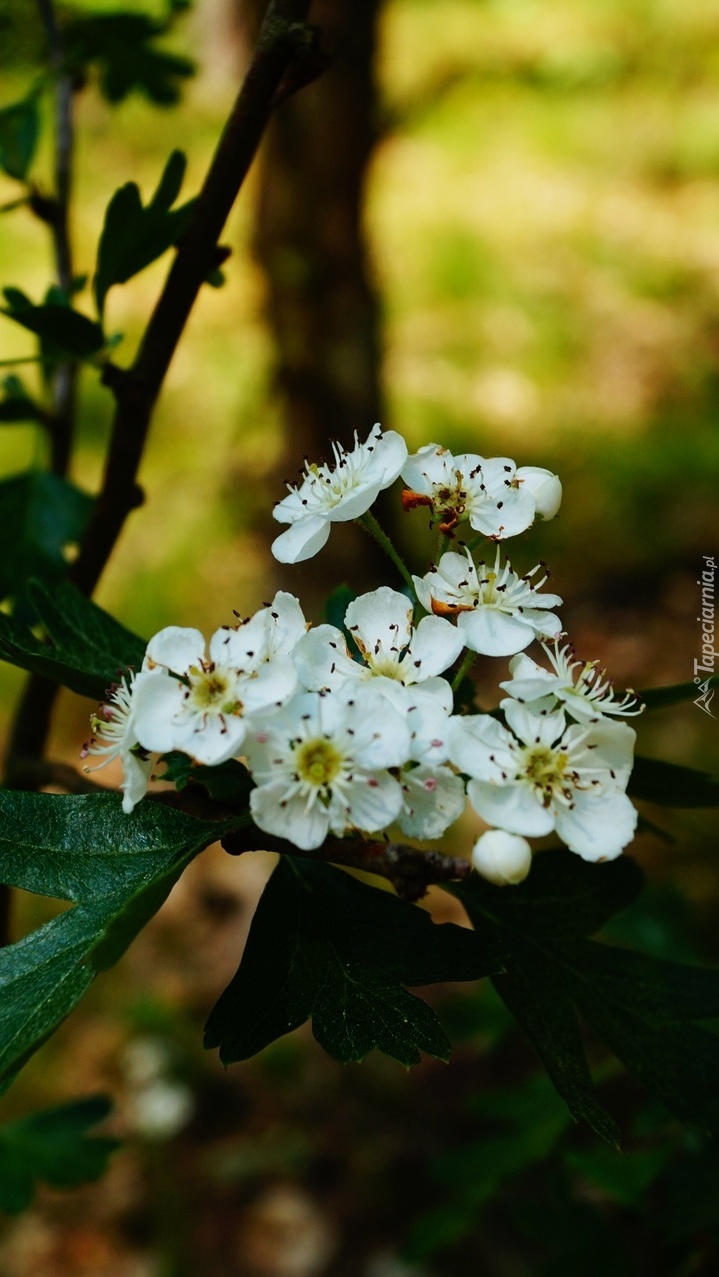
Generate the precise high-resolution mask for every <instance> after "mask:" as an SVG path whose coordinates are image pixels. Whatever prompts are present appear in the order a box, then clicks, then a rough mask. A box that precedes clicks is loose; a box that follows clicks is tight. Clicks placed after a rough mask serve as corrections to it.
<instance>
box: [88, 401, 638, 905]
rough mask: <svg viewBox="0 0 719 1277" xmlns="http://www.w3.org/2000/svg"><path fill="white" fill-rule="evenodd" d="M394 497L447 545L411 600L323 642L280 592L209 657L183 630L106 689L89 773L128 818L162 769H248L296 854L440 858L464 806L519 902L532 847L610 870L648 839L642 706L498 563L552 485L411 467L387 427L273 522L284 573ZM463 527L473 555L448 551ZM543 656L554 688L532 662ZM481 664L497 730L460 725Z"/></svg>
mask: <svg viewBox="0 0 719 1277" xmlns="http://www.w3.org/2000/svg"><path fill="white" fill-rule="evenodd" d="M400 477H401V479H402V481H403V483H404V485H405V487H404V491H403V495H402V505H403V507H404V509H405V510H408V511H410V510H414V509H416V508H425V507H426V508H427V509H428V511H429V513H430V519H431V521H432V523H436V524H437V525H438V527H439V533H440V536H441V551H442V552H440V554H439V557H438V561H437V563H436V564H432V565H431V566H430V567H429V569H428V571H427V572H426V573H425V574H424V575H423V576H414V577H411V576H410V574H409V573H408V572H406V573H405V575H406V580H407V582H408V586H409V584H410V583H413V586H414V592H413V595H412V596H410V595H409V593H400V592H399V591H398V590H395V589H391V588H389V587H388V586H381V587H380V588H379V589H376V590H373V591H371V592H369V593H366V594H363V595H360V596H359V597H357V598H355V599H354V600H353V601H352V602H351V603H350V604H349V606H348V607H347V609H346V612H345V615H344V618H343V626H342V628H338V627H337V626H334V625H329V624H320V625H315V626H310V625H308V624H307V622H306V620H305V617H304V615H303V612H302V608H301V606H300V603H299V601H298V600H297V599H296V598H295V597H294V596H293V595H291V594H288V593H286V592H283V591H280V592H278V593H277V594H276V595H275V598H274V599H273V601H272V602H271V603H269V604H267V605H266V606H265V607H263V608H261V609H260V610H259V611H258V612H256V613H255V615H254V616H252V617H250V618H248V619H247V620H241V621H239V622H238V623H237V624H236V625H233V626H229V627H225V628H222V629H220V630H218V631H217V632H216V633H215V634H214V635H213V636H212V638H211V639H210V642H209V645H207V646H206V644H205V639H204V637H203V635H202V634H201V633H200V631H199V630H195V629H187V628H180V627H177V626H169V627H167V628H166V629H163V630H161V631H160V632H159V634H156V635H155V636H154V638H152V639H151V640H150V642H149V644H148V646H147V650H146V653H145V658H144V662H143V665H142V668H141V669H140V670H139V671H137V673H135V674H128V675H127V676H125V678H124V679H123V681H122V682H121V683H120V684H118V685H117V686H116V687H115V688H113V689H111V691H110V693H109V694H108V699H107V702H106V704H105V705H104V706H102V707H101V708H100V711H99V712H98V714H97V715H96V716H95V717H94V718H93V737H92V740H91V741H90V742H89V743H88V745H87V746H86V748H85V752H86V753H87V754H93V755H100V756H103V758H104V760H105V762H107V761H109V760H110V759H111V758H119V759H120V760H121V762H122V767H123V775H124V780H123V786H122V788H123V808H124V810H125V811H126V812H131V811H132V809H133V807H134V806H135V805H136V803H137V802H138V801H139V800H140V799H141V798H142V797H143V796H144V794H145V792H146V790H147V787H148V783H149V779H150V776H151V772H152V767H153V761H154V759H155V757H156V756H160V757H162V756H163V755H166V754H168V753H170V752H171V751H176V750H179V751H182V752H184V753H185V754H187V755H189V756H190V757H192V758H193V759H195V760H196V761H197V762H198V763H201V764H204V765H206V766H215V765H218V764H221V763H223V762H226V761H227V760H228V759H233V758H234V759H240V760H241V761H242V763H243V764H244V766H245V767H246V768H247V769H248V771H249V773H250V776H251V778H252V781H253V782H254V787H253V789H252V791H251V794H250V813H251V816H252V819H253V821H254V823H255V824H256V825H257V827H258V828H259V829H261V830H263V831H265V832H266V833H268V834H273V835H276V836H279V837H281V838H284V839H286V840H288V841H289V842H291V843H293V844H294V845H295V846H296V847H298V848H300V849H303V850H310V849H313V848H317V847H319V846H321V845H322V843H323V842H324V841H325V839H326V838H327V837H328V836H329V835H333V836H335V837H338V838H341V837H343V836H345V835H348V834H352V835H357V834H361V835H367V836H374V835H377V834H379V833H383V832H385V831H389V834H390V835H391V833H392V831H394V832H395V833H397V832H398V833H399V834H401V835H403V836H404V837H407V838H412V839H421V840H435V839H438V838H441V837H442V836H443V835H444V834H445V832H446V830H447V829H448V828H449V826H450V825H452V824H453V823H454V822H455V821H456V820H457V819H458V818H459V817H460V816H461V815H462V814H463V812H464V811H465V808H466V805H467V800H468V801H469V804H470V806H471V807H472V808H473V809H474V811H475V812H476V813H477V814H478V815H479V816H480V817H481V818H482V820H483V821H484V822H486V824H488V825H489V826H491V828H490V829H489V830H488V831H487V832H485V833H484V834H483V835H482V836H481V837H480V838H479V840H478V841H477V844H476V846H475V849H474V853H473V861H474V864H475V867H476V868H477V869H478V871H479V872H480V873H482V874H483V875H484V876H485V877H487V878H488V879H490V881H492V882H496V883H501V884H504V883H511V882H518V881H520V880H521V879H522V878H523V877H524V876H525V875H526V873H527V872H528V870H529V867H530V864H531V849H530V846H529V843H528V842H527V837H540V836H542V835H546V834H548V833H550V832H551V831H552V830H555V831H556V833H557V834H558V836H559V837H560V838H561V839H562V840H563V841H564V842H565V843H566V845H567V847H568V848H569V849H570V851H573V852H576V853H577V854H578V855H580V856H582V857H583V858H584V859H586V860H594V861H597V860H609V859H612V858H613V857H615V856H617V855H619V853H620V852H621V851H622V850H623V848H624V847H625V846H626V845H627V843H628V842H629V841H630V839H631V838H632V836H633V833H634V829H635V826H636V812H635V810H634V808H633V806H632V804H631V802H630V801H629V799H628V797H627V795H626V792H625V791H626V786H627V780H628V778H629V773H630V771H631V766H632V758H633V747H634V739H635V733H634V731H633V730H632V728H631V727H629V726H628V724H627V723H626V722H618V721H617V719H618V718H622V717H626V716H628V715H632V714H635V713H637V712H639V710H640V708H641V706H640V704H639V702H638V700H637V698H636V697H635V696H634V694H633V693H631V692H627V693H626V694H625V695H624V696H622V697H619V698H617V697H615V696H614V694H613V691H612V688H611V685H610V683H609V682H608V680H607V678H606V674H605V672H604V671H600V670H598V668H597V663H596V662H589V663H584V662H581V661H578V660H576V659H575V657H574V653H573V651H572V650H571V648H570V647H569V645H568V644H565V645H564V646H560V636H561V633H562V623H561V621H560V619H559V617H558V615H557V614H556V612H555V610H554V609H556V608H558V607H560V606H561V603H562V600H561V598H560V597H559V596H558V595H556V594H552V593H550V592H549V591H547V590H544V588H543V587H544V586H545V585H546V582H547V575H548V574H547V572H546V570H544V569H543V567H542V566H541V565H537V566H535V567H533V568H531V569H530V570H529V571H527V572H525V573H524V574H520V573H518V572H517V571H516V570H515V569H514V568H513V567H512V565H511V563H510V561H509V559H508V558H507V557H506V555H504V554H503V553H502V552H501V551H500V546H499V545H498V544H496V545H494V546H488V545H487V542H497V543H498V542H499V541H505V540H506V539H507V538H509V537H511V536H514V535H516V534H517V533H522V532H524V531H526V529H527V528H528V527H529V526H530V525H531V523H532V522H533V520H534V519H535V518H536V517H539V518H541V519H548V518H552V517H553V516H554V515H555V514H556V512H557V510H558V508H559V504H560V500H561V485H560V482H559V479H558V478H557V476H556V475H553V474H552V473H551V472H550V471H548V470H542V469H540V468H538V467H528V466H524V467H519V468H517V466H516V465H515V463H514V462H513V461H510V460H509V459H508V458H505V457H499V458H496V457H495V458H483V457H480V456H477V455H474V454H468V453H465V454H462V455H459V456H453V455H452V454H451V453H449V452H447V451H446V450H445V449H443V448H440V447H438V446H437V445H435V444H430V445H428V446H427V447H425V448H422V449H420V451H419V452H418V453H416V454H415V455H414V456H408V455H407V448H406V446H405V444H404V441H403V440H402V439H401V437H400V436H399V435H397V434H395V433H393V432H388V433H382V431H381V430H380V428H379V426H375V427H374V428H373V430H372V431H371V433H370V435H369V437H368V439H367V440H366V442H365V443H359V442H356V445H355V447H354V449H352V450H351V451H349V452H347V451H344V450H343V449H341V448H340V447H339V446H337V447H336V448H335V456H334V464H333V465H309V464H308V465H307V466H306V468H305V473H304V476H303V478H302V481H301V483H300V484H299V485H298V487H296V488H290V491H289V495H288V496H287V497H285V498H284V500H282V501H280V502H279V504H278V505H277V506H276V508H275V517H276V518H277V519H278V520H279V521H280V522H283V523H287V524H289V528H288V530H287V531H285V532H283V533H282V534H281V535H280V536H279V537H278V538H277V540H276V541H275V543H274V545H273V552H274V553H275V556H276V557H277V558H278V559H279V560H280V561H282V562H290V563H296V562H299V561H301V560H304V559H307V558H309V557H311V556H312V555H313V554H315V553H317V552H318V551H319V550H320V549H321V548H322V546H323V545H324V544H325V542H326V541H327V538H328V536H329V534H330V530H331V525H332V523H333V522H338V521H339V522H343V521H346V520H349V519H358V518H362V519H364V520H365V521H366V520H367V519H370V518H371V517H372V516H370V515H369V510H370V507H371V506H372V504H373V503H374V501H375V499H376V498H377V496H378V494H379V492H380V491H382V490H383V489H385V488H387V487H389V486H390V484H392V483H393V482H394V481H395V480H396V479H397V478H400ZM462 521H466V522H467V523H468V525H469V528H470V529H471V530H472V533H473V534H475V535H474V536H473V538H472V540H471V542H470V544H464V543H461V542H460V543H458V548H457V549H456V550H454V549H448V548H447V545H448V542H449V543H451V541H452V540H453V538H454V536H455V532H456V529H457V528H458V527H459V525H460V524H461V523H462ZM478 541H480V542H483V543H484V545H485V549H484V557H480V551H479V550H477V549H475V546H476V543H477V542H478ZM488 550H489V553H487V551H488ZM393 553H394V552H393ZM394 557H395V559H396V555H395V556H394ZM535 640H539V641H540V643H541V646H542V649H543V651H544V654H545V657H546V659H547V661H548V663H549V668H546V666H545V665H543V664H539V663H537V662H536V661H534V660H533V659H532V658H531V657H530V656H528V655H526V654H525V649H526V648H527V647H529V645H530V644H531V643H533V642H534V641H535ZM476 655H482V656H491V657H508V656H511V657H512V660H511V662H510V665H509V674H510V676H511V677H510V678H508V679H505V680H504V681H503V682H501V683H500V687H501V688H502V690H503V691H504V692H505V693H506V695H505V696H504V699H502V700H501V702H500V706H499V709H498V710H497V711H494V712H493V713H492V714H488V713H481V712H462V713H458V712H456V706H455V690H456V689H457V688H459V687H460V686H462V685H464V683H465V674H466V671H467V670H468V668H469V665H470V663H471V662H472V661H473V660H474V659H475V656H476ZM463 704H464V709H465V711H466V697H463ZM100 765H101V766H102V765H104V763H101V764H100Z"/></svg>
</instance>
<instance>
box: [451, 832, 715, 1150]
mask: <svg viewBox="0 0 719 1277" xmlns="http://www.w3.org/2000/svg"><path fill="white" fill-rule="evenodd" d="M638 877H639V876H638V874H637V871H636V870H633V869H632V866H631V861H629V860H628V859H625V858H623V859H620V860H616V861H614V862H613V863H611V864H607V865H587V864H584V863H583V862H582V861H580V860H578V859H577V858H576V857H572V856H570V855H568V854H567V853H565V852H556V853H543V854H541V855H540V856H538V857H537V860H536V863H535V866H534V868H533V871H532V874H531V875H530V877H529V878H528V879H527V880H526V882H525V883H522V884H521V885H520V887H518V888H513V889H502V888H496V887H492V886H491V885H490V884H489V883H484V882H482V881H481V880H480V879H477V878H476V877H473V878H472V879H470V880H469V882H468V883H466V884H462V885H461V886H456V887H455V886H453V887H452V888H448V890H451V891H452V894H453V895H457V896H459V898H460V899H461V900H462V901H463V903H464V905H465V908H466V909H467V912H468V914H469V916H470V918H471V919H472V922H473V923H474V925H475V927H477V928H478V930H479V932H480V934H481V935H482V936H483V937H486V938H487V940H488V941H489V943H494V944H495V945H496V946H497V947H498V948H499V950H500V952H501V954H502V956H503V958H504V963H505V973H503V974H500V975H498V976H497V977H496V978H495V984H496V987H497V990H498V992H499V993H500V995H501V996H502V997H504V998H505V1000H506V1002H507V1005H508V1006H509V1008H510V1010H512V1011H513V1012H514V1014H515V1015H516V1016H517V1019H518V1020H519V1022H520V1023H521V1024H522V1026H523V1027H524V1029H525V1030H526V1032H527V1034H528V1035H529V1037H530V1038H531V1040H532V1042H533V1044H534V1046H535V1047H536V1049H537V1051H538V1053H539V1055H540V1056H541V1058H542V1060H543V1062H544V1064H545V1066H546V1068H547V1071H548V1072H549V1074H550V1076H551V1078H552V1080H553V1082H554V1084H555V1086H556V1087H557V1090H558V1091H559V1093H560V1094H561V1095H562V1096H563V1098H564V1099H565V1100H566V1102H567V1105H568V1107H569V1109H570V1111H571V1112H572V1113H573V1114H574V1115H575V1116H581V1117H584V1118H585V1119H586V1120H587V1121H588V1122H589V1123H590V1124H591V1125H592V1126H593V1127H594V1129H595V1130H597V1131H598V1133H599V1134H601V1135H603V1136H604V1137H605V1138H607V1139H609V1140H610V1141H611V1140H612V1124H611V1123H610V1121H609V1119H608V1118H607V1117H606V1115H603V1110H601V1108H600V1107H599V1104H598V1100H597V1098H596V1095H595V1093H594V1089H593V1086H592V1084H591V1079H590V1077H589V1073H588V1070H587V1065H586V1060H585V1056H584V1051H583V1048H582V1045H581V1041H580V1038H579V1035H578V1031H577V1013H580V1014H581V1015H582V1016H583V1017H584V1018H585V1019H586V1020H588V1021H589V1022H590V1023H591V1025H592V1026H593V1028H594V1029H595V1031H596V1032H597V1033H598V1035H599V1036H600V1037H601V1038H603V1040H604V1041H605V1042H606V1044H607V1046H608V1047H609V1048H610V1049H611V1051H612V1052H613V1053H614V1054H615V1055H616V1056H618V1058H619V1059H620V1060H622V1062H623V1063H624V1064H625V1065H626V1067H627V1068H628V1069H629V1070H630V1072H632V1073H634V1074H635V1075H636V1076H637V1077H638V1078H639V1079H640V1080H641V1081H642V1082H643V1083H644V1084H645V1085H646V1086H647V1087H648V1088H649V1089H650V1090H651V1091H652V1092H653V1093H654V1094H655V1095H657V1096H658V1097H659V1099H660V1100H661V1101H662V1103H663V1104H665V1105H666V1107H667V1108H668V1109H670V1111H671V1112H672V1113H674V1114H675V1115H676V1116H678V1117H680V1118H683V1119H685V1120H687V1121H690V1122H693V1123H695V1124H697V1125H699V1126H703V1127H705V1128H706V1129H709V1130H712V1131H719V1084H718V1083H717V1078H718V1077H719V1038H717V1037H716V1036H715V1035H714V1034H712V1033H710V1032H709V1031H708V1030H706V1029H704V1028H701V1027H699V1026H698V1025H697V1024H696V1023H695V1021H697V1020H707V1019H712V1018H714V1017H717V1016H719V971H714V970H705V969H702V968H697V967H688V966H682V965H679V964H677V963H669V962H662V961H660V960H657V959H655V958H651V957H648V956H645V955H643V954H637V953H633V952H631V951H629V950H626V949H619V948H614V947H611V948H610V947H608V946H606V945H601V944H597V943H595V942H592V941H588V940H586V939H584V938H583V936H584V935H591V933H592V932H593V931H595V930H596V929H597V928H598V927H599V926H601V925H602V923H603V922H606V921H607V920H608V919H609V917H610V916H611V914H612V913H614V912H616V911H618V910H619V909H621V908H623V907H624V906H626V905H628V904H630V903H631V901H632V899H633V898H634V896H635V895H636V891H637V887H638ZM582 882H583V883H584V885H585V886H586V888H587V895H586V897H583V895H582V891H581V887H582ZM592 884H594V886H593V887H592Z"/></svg>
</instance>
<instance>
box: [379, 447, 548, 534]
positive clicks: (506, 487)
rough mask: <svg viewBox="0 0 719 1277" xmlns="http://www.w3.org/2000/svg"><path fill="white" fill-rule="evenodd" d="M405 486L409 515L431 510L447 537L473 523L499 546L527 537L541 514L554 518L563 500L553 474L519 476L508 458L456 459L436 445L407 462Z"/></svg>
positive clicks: (527, 470)
mask: <svg viewBox="0 0 719 1277" xmlns="http://www.w3.org/2000/svg"><path fill="white" fill-rule="evenodd" d="M402 480H403V482H404V483H405V484H406V488H405V491H404V493H403V495H402V504H403V506H404V508H405V510H411V509H413V508H414V507H415V506H420V505H425V506H429V507H430V509H431V511H432V518H433V519H434V520H435V521H436V522H438V523H439V527H440V531H442V532H444V533H445V534H450V533H451V532H453V530H454V528H456V526H457V524H458V523H459V522H460V521H461V520H462V519H468V520H469V524H470V527H472V528H474V530H475V531H476V532H481V533H482V534H483V535H484V536H486V537H491V538H492V539H493V540H497V541H499V540H504V539H505V538H506V537H512V536H516V535H517V534H518V533H520V532H524V531H526V529H527V528H528V527H529V526H530V524H531V523H533V521H534V518H535V516H536V515H537V514H540V515H541V517H542V518H545V519H550V518H552V517H553V515H554V514H556V512H557V510H558V508H559V503H560V501H561V494H562V488H561V484H560V482H559V479H558V478H557V476H556V475H553V474H552V473H551V471H549V470H541V469H539V468H538V467H536V466H523V467H522V468H521V469H520V470H517V467H516V465H515V463H514V462H513V461H511V460H510V459H509V457H480V456H478V455H477V454H476V453H470V452H464V453H460V454H459V455H457V456H453V455H452V453H451V452H448V451H447V449H446V448H441V447H439V445H438V444H436V443H430V444H427V446H426V447H424V448H420V450H419V452H416V453H415V454H414V455H413V456H411V457H409V458H408V459H407V462H406V465H405V466H404V468H403V470H402ZM550 511H551V513H550Z"/></svg>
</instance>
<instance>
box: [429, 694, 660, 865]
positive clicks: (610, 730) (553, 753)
mask: <svg viewBox="0 0 719 1277" xmlns="http://www.w3.org/2000/svg"><path fill="white" fill-rule="evenodd" d="M501 708H502V710H503V711H504V716H505V719H506V721H507V726H506V727H504V726H502V724H501V723H499V722H498V721H497V720H496V719H495V718H492V717H491V716H490V715H487V714H478V715H476V716H470V717H466V718H455V719H454V720H453V722H452V725H451V728H450V736H449V757H450V759H451V761H452V762H453V763H454V764H455V766H456V767H458V768H459V769H460V771H462V772H465V773H466V774H467V775H468V776H470V777H471V779H470V781H469V783H468V785H467V795H468V797H469V800H470V802H471V804H472V806H473V807H474V809H475V811H476V812H477V813H478V814H479V815H480V816H481V817H482V818H483V820H486V821H487V822H488V823H489V824H491V825H496V826H497V827H498V828H500V829H503V830H506V831H507V832H508V833H513V834H523V835H529V836H530V837H531V836H537V837H539V836H541V835H543V834H548V833H550V832H551V830H553V829H556V831H557V833H558V834H559V836H560V838H562V839H563V841H564V842H565V843H566V844H567V846H568V848H569V850H570V851H574V852H576V853H577V854H578V855H580V856H581V857H582V859H583V860H593V861H597V860H613V859H614V858H615V857H616V856H618V855H619V854H620V853H621V851H622V850H623V849H624V847H625V846H626V845H627V843H628V842H629V841H630V840H631V838H632V836H633V834H634V830H635V828H636V823H637V813H636V811H635V809H634V807H633V806H632V804H631V802H630V801H629V799H628V798H627V795H626V794H625V792H624V790H625V789H626V785H627V781H628V779H629V774H630V772H631V768H632V757H633V749H634V741H635V739H636V734H635V732H634V731H633V730H632V728H631V727H629V726H628V724H626V723H611V722H607V721H606V720H599V721H595V722H591V723H587V724H578V723H572V724H571V725H570V726H567V720H566V716H565V714H564V712H563V711H562V710H556V711H554V712H552V713H550V712H548V711H546V710H544V711H542V712H541V713H539V714H533V713H531V712H530V710H529V709H528V708H526V707H525V706H523V705H520V704H519V702H518V701H515V700H511V699H509V698H507V699H506V700H504V701H502V705H501Z"/></svg>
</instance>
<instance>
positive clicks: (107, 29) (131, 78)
mask: <svg viewBox="0 0 719 1277" xmlns="http://www.w3.org/2000/svg"><path fill="white" fill-rule="evenodd" d="M168 25H169V24H168V22H167V21H165V22H158V21H156V20H155V19H153V18H150V17H147V16H146V15H145V14H141V13H135V12H131V11H129V10H128V11H123V10H117V11H116V12H114V13H93V14H89V15H88V16H87V17H78V18H75V19H73V20H72V21H71V22H68V23H67V24H66V25H65V28H64V32H63V34H64V43H65V52H66V57H67V59H68V62H69V63H70V65H71V66H72V67H73V68H76V69H77V70H85V69H86V68H87V67H89V66H92V65H95V66H97V67H98V69H99V72H100V87H101V89H102V92H103V94H104V95H105V97H106V98H107V100H108V101H109V102H122V101H123V99H124V98H126V97H127V96H128V94H130V93H133V92H141V93H144V94H145V96H146V97H148V98H149V99H150V101H152V102H155V103H157V104H158V105H159V106H171V105H172V104H173V103H174V102H176V101H177V99H178V98H179V95H180V87H179V82H180V81H181V80H183V79H186V78H187V76H190V75H192V74H193V72H194V69H195V67H194V63H193V62H191V61H189V59H187V58H182V57H179V56H178V55H177V54H175V53H168V52H166V51H165V50H164V49H161V48H158V46H157V43H156V41H157V39H158V37H159V36H162V35H163V34H164V33H165V31H166V30H167V28H168Z"/></svg>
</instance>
